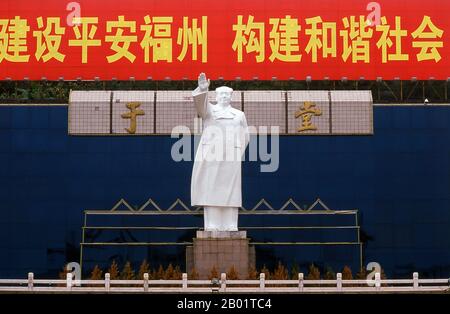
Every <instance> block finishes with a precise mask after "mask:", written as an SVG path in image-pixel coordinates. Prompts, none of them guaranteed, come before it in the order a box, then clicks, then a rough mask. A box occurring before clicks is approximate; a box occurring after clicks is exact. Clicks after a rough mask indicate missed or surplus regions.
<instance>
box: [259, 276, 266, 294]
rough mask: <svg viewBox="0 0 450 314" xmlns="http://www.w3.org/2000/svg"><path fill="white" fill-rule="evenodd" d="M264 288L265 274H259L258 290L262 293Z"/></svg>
mask: <svg viewBox="0 0 450 314" xmlns="http://www.w3.org/2000/svg"><path fill="white" fill-rule="evenodd" d="M265 287H266V274H264V273H261V274H259V290H261V291H264V289H265Z"/></svg>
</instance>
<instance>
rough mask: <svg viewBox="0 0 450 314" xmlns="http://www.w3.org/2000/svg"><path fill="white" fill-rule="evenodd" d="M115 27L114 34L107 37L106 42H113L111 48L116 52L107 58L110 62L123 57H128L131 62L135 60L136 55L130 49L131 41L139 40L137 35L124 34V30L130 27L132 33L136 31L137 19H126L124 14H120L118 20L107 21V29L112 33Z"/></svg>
mask: <svg viewBox="0 0 450 314" xmlns="http://www.w3.org/2000/svg"><path fill="white" fill-rule="evenodd" d="M113 29H115V30H116V33H115V34H114V35H109V36H106V37H105V42H108V43H112V44H111V50H113V51H115V52H116V53H115V54H113V55H110V56H107V57H106V59H107V60H108V62H109V63H113V62H116V61H117V60H120V59H122V58H126V59H128V61H130V62H131V63H133V62H134V60H135V59H136V56H135V55H134V54H133V53H131V52H130V51H129V49H130V45H131V43H134V42H137V36H136V35H124V30H125V29H128V31H129V32H130V33H136V21H125V17H124V16H123V15H119V17H118V20H117V21H108V22H107V23H106V31H107V32H108V33H112V32H113Z"/></svg>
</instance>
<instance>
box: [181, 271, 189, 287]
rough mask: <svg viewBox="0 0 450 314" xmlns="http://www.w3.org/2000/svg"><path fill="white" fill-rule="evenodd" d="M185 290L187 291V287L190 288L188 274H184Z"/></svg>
mask: <svg viewBox="0 0 450 314" xmlns="http://www.w3.org/2000/svg"><path fill="white" fill-rule="evenodd" d="M182 279H183V290H187V286H188V282H187V281H188V274H187V273H183V277H182Z"/></svg>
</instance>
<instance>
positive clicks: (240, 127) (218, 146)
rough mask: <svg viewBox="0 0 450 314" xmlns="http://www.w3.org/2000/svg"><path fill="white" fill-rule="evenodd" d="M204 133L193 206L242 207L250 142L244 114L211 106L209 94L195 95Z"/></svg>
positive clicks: (197, 156) (193, 182)
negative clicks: (244, 159)
mask: <svg viewBox="0 0 450 314" xmlns="http://www.w3.org/2000/svg"><path fill="white" fill-rule="evenodd" d="M192 96H193V97H194V103H195V107H196V110H197V113H198V115H199V116H200V117H201V118H202V120H203V131H202V136H201V139H200V143H199V145H198V148H197V152H196V154H195V160H194V167H193V170H192V178H191V205H192V206H227V207H241V206H242V189H241V160H242V156H243V154H244V152H245V148H246V147H247V144H248V141H249V135H248V126H247V120H246V118H245V115H244V113H243V112H242V111H240V110H238V109H235V108H233V107H231V105H230V106H228V107H226V108H224V107H223V106H219V105H213V104H211V103H209V102H208V92H207V91H206V92H201V91H200V89H199V88H197V89H196V90H194V91H193V92H192Z"/></svg>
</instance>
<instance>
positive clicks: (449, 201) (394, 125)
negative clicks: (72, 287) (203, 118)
mask: <svg viewBox="0 0 450 314" xmlns="http://www.w3.org/2000/svg"><path fill="white" fill-rule="evenodd" d="M374 123H375V135H374V136H333V137H331V136H319V137H315V136H309V137H300V136H298V137H296V136H285V137H281V139H280V150H281V151H280V167H279V170H278V172H276V173H260V172H259V166H260V163H258V162H245V163H244V165H243V189H244V206H245V207H252V206H253V205H254V204H255V203H256V202H257V201H259V200H260V199H261V198H266V199H267V200H269V201H270V202H271V204H272V205H274V206H275V207H280V206H281V205H282V204H283V203H284V202H285V201H286V200H287V199H288V198H289V197H292V198H294V199H295V200H298V201H300V202H303V203H305V204H307V203H310V202H312V201H313V200H314V199H315V198H316V197H320V198H321V199H322V200H323V201H324V202H325V203H326V204H327V205H328V206H329V207H331V208H332V209H359V210H360V217H359V218H360V223H361V227H362V230H363V234H364V237H365V239H368V241H367V244H366V245H365V247H364V261H365V263H368V262H372V261H376V262H379V263H380V264H381V265H382V266H383V267H384V268H385V270H386V273H387V274H388V275H390V276H396V277H398V276H408V277H409V275H410V273H411V272H412V271H419V272H420V274H421V276H426V277H448V276H450V107H448V106H442V107H423V106H420V107H403V106H402V107H392V106H391V107H375V109H374ZM174 141H175V140H174V139H170V138H169V137H162V136H154V137H74V136H68V134H67V107H64V106H48V107H30V106H14V107H9V106H1V107H0V241H1V242H0V277H3V278H5V277H24V276H26V273H27V272H28V271H34V272H35V273H36V274H38V275H39V274H40V275H42V276H52V275H55V274H56V272H57V271H58V270H59V269H61V267H62V265H63V264H64V263H65V262H66V261H76V260H77V259H78V254H79V243H80V240H81V226H82V219H83V210H84V209H87V208H90V209H108V208H111V207H112V206H113V205H114V204H115V202H116V201H117V200H118V199H120V198H121V197H123V198H125V199H127V200H128V201H129V202H130V203H132V204H138V205H140V204H142V203H144V202H145V201H146V200H147V199H148V198H149V197H152V198H153V199H155V200H157V201H158V202H159V203H160V204H161V206H163V207H168V206H169V205H170V204H171V203H172V202H173V201H174V200H175V199H176V198H177V197H180V198H181V199H183V200H185V201H186V202H188V201H189V192H190V186H189V184H190V175H191V168H192V163H191V162H181V163H175V162H173V161H172V160H171V158H170V150H171V144H172V143H173V142H174ZM197 223H198V224H199V225H201V219H198V220H197ZM174 254H175V255H176V254H178V255H180V254H181V253H179V252H178V253H176V252H175V253H174ZM276 254H277V253H276Z"/></svg>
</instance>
